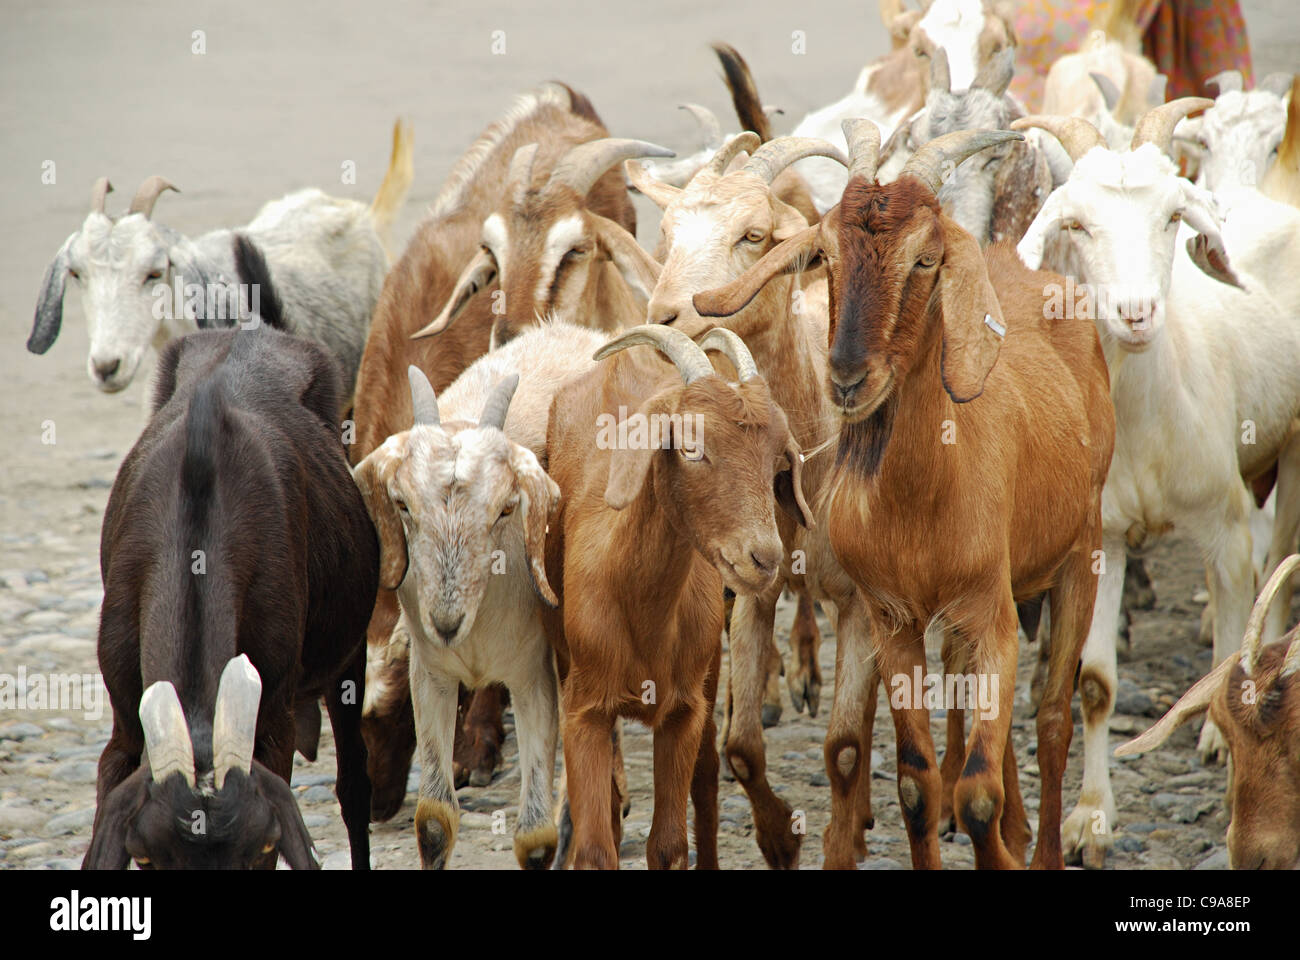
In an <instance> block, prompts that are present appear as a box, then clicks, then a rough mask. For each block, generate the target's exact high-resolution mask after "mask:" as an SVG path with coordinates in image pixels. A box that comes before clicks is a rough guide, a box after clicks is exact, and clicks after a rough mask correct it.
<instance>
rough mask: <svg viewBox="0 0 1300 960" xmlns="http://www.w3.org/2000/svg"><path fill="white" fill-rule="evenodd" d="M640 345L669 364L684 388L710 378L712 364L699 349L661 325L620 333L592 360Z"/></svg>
mask: <svg viewBox="0 0 1300 960" xmlns="http://www.w3.org/2000/svg"><path fill="white" fill-rule="evenodd" d="M640 344H649V345H650V346H652V347H655V348H656V349H657V350H658V351H659V352H660V353H662V354H663V355H664V356H666V357H667V358H668V359H669V360H671V361H672V362H673V365H674V366H675V367H676V368H677V369H678V371H680V372H681V375H682V380H684V381H685V382H686V383H687V384H688V385H689V384H692V383H694V382H695V381H696V380H699V379H700V378H701V377H710V376H713V364H711V363H709V358H708V357H706V356H705V355H704V351H703V350H701V349H700V348H699V345H698V344H697V343H696V342H695V341H694V340H692V339H691V338H690V337H688V336H687V335H686V334H684V333H682V332H681V331H680V330H677V329H674V328H673V327H665V326H664V325H663V324H661V323H643V324H642V325H641V326H639V327H631V328H630V329H628V330H625V331H623V334H622V335H621V336H618V337H615V338H614V339H613V340H611V341H609V343H607V344H605V345H604V346H603V347H601V348H600V349H599V350H597V351H596V354H595V356H594V357H592V359H593V360H604V359H605V358H606V357H608V356H609V355H610V354H613V353H618V352H619V351H620V350H626V349H627V348H628V347H635V346H639V345H640Z"/></svg>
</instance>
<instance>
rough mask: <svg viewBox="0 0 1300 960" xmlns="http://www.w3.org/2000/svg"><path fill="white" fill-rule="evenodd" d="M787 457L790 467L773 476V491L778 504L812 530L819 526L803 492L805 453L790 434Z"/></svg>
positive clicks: (807, 528)
mask: <svg viewBox="0 0 1300 960" xmlns="http://www.w3.org/2000/svg"><path fill="white" fill-rule="evenodd" d="M785 458H786V461H787V462H788V463H789V464H790V469H788V470H781V471H780V472H778V473H777V475H776V476H775V477H773V478H772V492H773V494H774V495H775V497H776V503H777V506H779V507H780V508H781V509H782V510H784V511H785V512H786V513H788V514H789V515H790V517H791V518H792V519H793V520H794V521H795V522H796V523H797V524H799V526H801V527H803V528H804V529H806V530H812V529H814V528H815V527H816V526H817V522H816V521H815V520H814V519H813V512H812V508H810V507H809V506H808V501H807V499H805V497H804V493H803V453H802V452H801V451H800V450H799V443H798V441H796V440H795V438H794V436H793V435H790V436H789V437H788V439H787V440H786V443H785Z"/></svg>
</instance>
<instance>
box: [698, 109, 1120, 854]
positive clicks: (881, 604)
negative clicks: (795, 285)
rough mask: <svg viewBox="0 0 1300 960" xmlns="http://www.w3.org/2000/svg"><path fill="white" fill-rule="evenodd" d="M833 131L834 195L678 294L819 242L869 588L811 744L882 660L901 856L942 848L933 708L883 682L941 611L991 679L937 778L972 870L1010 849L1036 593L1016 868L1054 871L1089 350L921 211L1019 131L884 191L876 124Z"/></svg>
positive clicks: (833, 517) (1084, 593) (965, 239)
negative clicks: (730, 267)
mask: <svg viewBox="0 0 1300 960" xmlns="http://www.w3.org/2000/svg"><path fill="white" fill-rule="evenodd" d="M845 133H846V136H847V138H848V140H849V145H850V154H851V156H852V158H853V165H852V167H851V168H850V171H849V183H848V186H847V187H846V188H845V191H844V196H843V198H842V200H841V203H840V204H839V206H838V208H836V209H834V210H832V211H831V212H830V213H828V214H827V216H826V218H825V219H823V220H822V222H821V224H819V225H818V226H817V227H810V228H809V229H807V230H805V231H803V232H802V233H801V234H799V235H798V236H795V237H792V238H791V239H789V240H786V241H785V242H784V243H782V244H781V245H780V246H778V247H777V248H776V249H774V250H773V251H772V252H771V253H769V254H767V256H765V257H764V258H763V259H762V260H760V261H759V262H758V263H757V264H755V265H754V266H753V267H751V268H750V269H749V270H748V271H747V272H746V273H745V274H744V275H743V276H742V277H740V278H739V279H738V280H736V281H733V282H732V283H731V284H728V285H727V286H726V287H723V288H721V289H720V290H717V291H713V292H711V293H708V294H700V295H697V296H696V297H695V298H694V303H695V307H696V309H697V310H698V311H699V312H700V313H701V314H702V315H704V316H726V315H729V314H731V313H735V312H737V311H739V310H740V309H741V308H743V307H744V306H745V304H747V303H748V302H749V301H750V300H751V299H752V298H753V297H754V296H755V295H756V294H757V292H758V291H759V290H760V289H761V288H762V286H763V285H764V284H765V283H766V282H767V281H769V280H771V279H772V278H774V277H776V276H778V275H779V274H782V273H784V272H788V271H790V270H798V269H800V268H801V267H803V266H805V265H807V264H808V263H809V262H811V261H813V260H815V259H819V258H820V259H824V260H825V262H826V264H827V266H828V267H829V268H830V274H831V282H830V295H829V300H830V330H829V343H830V352H829V377H828V381H827V382H826V383H825V384H824V387H825V389H826V390H827V391H828V394H829V396H830V398H831V401H832V403H833V404H834V405H835V406H836V407H837V408H838V409H839V412H840V416H841V424H842V427H841V434H840V445H839V451H838V454H837V459H836V471H835V476H833V477H832V479H831V481H830V488H829V491H828V493H827V497H828V508H827V509H828V516H829V518H830V522H829V524H828V526H829V530H830V541H831V546H832V548H833V549H834V551H835V555H836V557H837V558H838V559H839V561H840V563H841V564H842V565H843V567H844V569H845V570H846V571H847V572H848V573H849V575H850V576H851V577H852V578H853V580H854V582H855V583H856V584H857V585H858V588H859V590H860V591H861V593H862V596H863V598H864V599H865V600H866V604H867V606H868V608H869V609H868V614H869V617H870V620H871V626H872V641H873V642H872V646H873V647H874V649H873V650H866V649H854V650H842V653H841V656H842V660H843V661H850V660H852V661H853V662H858V663H868V662H871V660H872V658H873V657H874V666H875V671H876V672H873V671H871V670H863V671H860V672H859V674H860V675H859V676H855V677H854V678H853V679H854V681H855V682H853V683H845V682H841V681H839V680H837V683H836V690H835V700H834V705H833V706H832V709H831V719H830V726H829V729H828V731H827V745H826V757H827V760H828V762H829V761H830V760H832V759H835V758H836V757H837V754H838V753H841V752H843V753H845V754H847V753H848V752H849V751H851V750H852V751H855V750H856V749H857V747H858V737H859V729H858V728H859V724H860V721H861V718H862V714H863V710H864V707H865V706H866V702H867V693H868V691H869V690H871V689H872V688H873V687H874V684H875V682H876V673H877V672H878V675H879V676H880V677H882V678H884V679H886V681H887V682H888V683H889V685H890V687H891V689H892V690H893V695H891V707H892V708H893V717H894V725H895V731H896V734H897V754H898V795H899V804H900V806H901V808H902V810H903V814H904V817H905V819H906V823H907V833H908V839H909V841H910V844H911V852H912V863H913V865H914V866H916V867H927V868H935V867H938V866H939V865H940V860H939V843H938V830H937V827H938V821H939V814H940V809H941V806H942V797H941V793H942V790H943V787H942V786H941V778H940V773H939V770H938V769H937V765H936V763H935V751H934V745H933V742H932V741H931V738H930V729H929V722H928V716H929V714H928V711H927V710H926V709H925V708H924V707H922V706H920V704H919V697H918V698H916V699H914V698H912V697H906V696H904V697H903V698H902V699H901V702H900V697H899V694H900V691H902V692H904V693H905V691H906V686H905V685H906V683H907V681H909V680H910V679H911V678H912V677H913V676H915V675H918V674H924V673H925V643H924V635H925V632H926V629H927V627H928V626H929V625H930V624H931V623H932V622H936V621H937V622H938V623H940V624H942V625H943V626H944V627H945V629H946V631H947V634H948V635H947V636H946V637H945V643H944V647H945V654H946V656H945V663H946V665H947V666H948V668H949V669H952V668H953V667H957V666H960V667H961V668H962V672H964V671H965V670H966V668H968V667H969V668H971V669H973V671H974V672H975V674H976V676H977V677H979V678H981V679H983V680H986V681H987V684H988V686H989V687H990V688H993V684H994V683H997V684H998V686H997V688H993V689H995V690H996V700H995V702H993V703H991V704H990V707H991V709H985V710H983V711H981V712H979V713H974V712H973V711H972V712H973V713H974V716H973V722H972V729H971V733H970V736H969V739H968V740H967V742H966V749H965V751H964V755H963V766H962V768H961V773H960V776H959V778H958V779H957V782H956V785H955V787H954V793H953V804H954V809H955V813H956V817H957V822H958V824H959V825H960V826H961V828H962V829H963V830H965V831H966V832H967V833H968V834H969V835H970V838H971V841H972V843H973V846H974V851H975V862H976V865H977V866H979V867H1014V866H1019V865H1023V863H1024V854H1025V850H1026V848H1027V845H1028V841H1029V828H1028V822H1027V820H1026V817H1025V814H1024V810H1023V808H1022V807H1021V804H1020V795H1019V786H1018V783H1017V777H1016V766H1015V759H1014V756H1013V755H1012V753H1011V740H1010V729H1011V713H1012V703H1013V698H1014V693H1015V667H1016V656H1017V632H1016V627H1017V622H1016V599H1017V598H1020V599H1024V598H1026V597H1030V596H1034V595H1037V594H1038V593H1041V592H1043V591H1048V592H1049V595H1050V597H1051V602H1052V610H1053V617H1052V641H1053V647H1052V657H1053V659H1052V664H1051V670H1050V673H1049V678H1048V683H1047V689H1046V690H1045V691H1044V694H1043V703H1042V707H1041V709H1040V710H1039V713H1038V760H1039V764H1040V766H1041V769H1042V784H1043V794H1042V798H1041V809H1040V818H1041V820H1040V822H1041V828H1040V834H1039V839H1038V846H1037V849H1036V850H1035V852H1034V866H1039V867H1056V868H1060V867H1063V866H1064V862H1063V860H1062V855H1061V836H1060V823H1061V779H1062V774H1063V773H1064V767H1065V759H1066V754H1067V751H1068V749H1069V744H1070V736H1071V733H1072V732H1073V728H1072V723H1071V717H1070V696H1071V693H1072V682H1073V678H1074V668H1075V665H1076V664H1077V663H1078V661H1079V654H1080V651H1081V649H1082V646H1083V642H1084V639H1085V637H1086V635H1087V629H1088V625H1089V623H1090V621H1091V618H1092V606H1093V600H1094V598H1095V595H1096V589H1097V583H1096V576H1095V574H1094V573H1093V571H1092V564H1093V551H1095V550H1098V549H1100V546H1101V490H1102V486H1103V484H1104V482H1105V479H1106V471H1107V467H1108V466H1109V463H1110V457H1111V451H1112V447H1113V444H1114V433H1115V423H1114V411H1113V409H1112V407H1111V403H1110V395H1109V378H1108V376H1107V372H1106V365H1105V361H1104V358H1103V356H1102V352H1101V345H1100V343H1099V341H1098V339H1097V334H1096V331H1095V328H1094V327H1093V325H1092V323H1091V322H1090V321H1088V320H1086V319H1078V320H1052V321H1048V320H1046V319H1044V316H1043V297H1044V295H1045V291H1046V290H1049V289H1051V287H1050V285H1051V284H1053V283H1058V284H1059V283H1064V281H1063V280H1062V278H1060V277H1057V276H1055V275H1053V274H1048V273H1042V272H1033V271H1030V270H1028V269H1026V268H1025V267H1024V265H1023V264H1021V263H1020V261H1019V260H1018V259H1017V257H1016V255H1015V251H1014V250H1012V249H1011V248H1009V247H1007V246H1005V245H994V246H992V247H991V248H990V249H989V251H988V252H987V253H986V254H983V255H981V253H980V249H979V245H978V244H977V243H976V242H975V240H974V239H973V238H972V237H971V236H970V235H969V234H968V233H966V232H965V231H963V230H962V229H961V228H960V227H958V226H957V225H956V224H955V223H954V222H953V221H952V220H950V219H949V218H948V217H946V216H944V215H943V214H942V212H941V211H940V209H939V205H938V201H937V200H936V199H935V196H934V194H935V192H936V191H937V190H938V187H939V185H940V184H941V182H942V179H943V173H944V172H950V171H951V170H952V169H954V168H955V166H956V165H957V164H958V163H960V162H961V161H962V160H964V159H965V158H966V157H968V156H970V155H971V154H973V153H975V152H977V151H978V150H981V149H984V148H985V147H988V146H992V145H994V144H997V143H1002V142H1004V141H1007V140H1010V139H1015V134H1013V133H1008V132H1005V131H961V132H959V133H953V134H948V135H946V136H943V137H940V138H938V139H936V140H934V141H931V142H930V143H929V144H927V145H926V146H924V147H922V148H921V149H920V150H919V151H917V153H916V154H915V155H914V156H913V157H912V159H911V160H910V161H909V162H908V164H907V166H906V167H905V168H904V171H903V174H902V175H900V176H899V178H898V180H897V181H895V182H894V183H891V184H888V185H885V186H881V185H880V184H878V183H875V182H874V178H875V173H876V164H877V160H878V156H879V146H880V141H879V135H878V133H877V131H876V129H875V126H874V124H871V123H869V122H864V121H857V122H850V123H848V124H846V130H845ZM990 278H995V279H992V280H991V279H990ZM1004 317H1005V318H1006V319H1005V320H1004ZM999 361H1000V362H999ZM995 364H996V365H995ZM846 639H847V638H845V637H841V638H840V640H839V642H840V645H841V647H843V646H844V645H845V642H846ZM999 681H1003V682H999ZM945 685H946V684H945ZM838 765H839V768H840V770H841V772H842V773H843V774H844V778H845V781H846V786H847V787H848V788H850V789H852V788H854V787H855V786H856V783H855V781H856V779H857V776H858V775H859V768H860V766H861V764H858V763H857V762H856V757H855V756H851V755H850V756H846V757H845V758H844V762H841V763H839V764H838Z"/></svg>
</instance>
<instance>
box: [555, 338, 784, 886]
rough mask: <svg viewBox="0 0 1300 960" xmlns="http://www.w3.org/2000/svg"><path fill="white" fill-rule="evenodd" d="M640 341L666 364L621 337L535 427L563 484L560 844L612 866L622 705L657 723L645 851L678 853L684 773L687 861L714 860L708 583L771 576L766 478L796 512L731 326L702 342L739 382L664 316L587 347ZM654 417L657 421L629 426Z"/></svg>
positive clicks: (779, 425) (768, 413)
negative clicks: (689, 816)
mask: <svg viewBox="0 0 1300 960" xmlns="http://www.w3.org/2000/svg"><path fill="white" fill-rule="evenodd" d="M637 344H649V345H652V346H655V347H657V348H658V349H659V350H661V351H662V352H663V353H664V354H665V355H667V356H668V357H669V359H671V360H672V361H673V364H674V365H675V366H676V370H673V369H672V368H669V367H665V365H664V364H663V363H662V362H661V361H659V360H657V359H652V358H651V357H650V356H649V355H647V354H645V353H639V354H621V353H620V354H619V355H618V356H616V357H614V358H613V359H612V360H611V361H609V362H607V363H605V364H603V365H601V366H600V367H599V368H597V369H596V370H594V371H592V372H591V373H590V374H587V375H584V376H582V377H580V378H577V379H575V380H573V381H570V383H569V384H567V385H566V386H565V387H563V388H562V389H561V390H560V392H559V393H557V394H556V397H555V399H554V400H553V401H552V404H551V414H550V423H549V426H548V430H547V452H548V459H549V464H548V468H547V469H548V472H549V473H550V475H551V476H552V478H553V479H554V480H555V481H556V482H557V483H558V484H559V485H560V489H561V490H563V491H564V496H563V499H562V501H561V505H560V510H559V514H558V516H557V517H556V518H555V519H553V520H552V521H551V533H550V535H548V537H547V540H546V547H547V564H546V574H547V579H548V580H549V581H550V583H551V585H552V587H553V588H554V589H555V591H556V593H557V594H558V595H559V597H560V608H559V610H557V611H555V612H548V613H546V614H544V617H545V620H546V628H547V633H548V635H549V637H550V638H551V642H552V643H553V644H554V645H555V648H556V652H557V658H558V659H557V662H558V665H559V670H560V676H561V679H562V682H563V688H564V694H563V702H564V711H565V722H564V763H565V770H566V775H567V779H568V788H569V805H570V811H571V816H572V821H573V846H574V862H575V866H577V867H580V868H598V869H599V868H603V869H613V868H615V867H617V866H618V839H617V838H618V833H619V831H620V829H621V819H620V812H621V811H620V810H619V809H618V807H619V804H618V799H617V794H616V793H615V791H614V790H613V786H612V781H613V772H614V771H613V761H614V758H613V752H612V747H611V736H610V734H611V727H612V726H613V724H614V722H615V720H616V718H619V717H629V718H632V719H636V720H640V721H641V722H643V723H645V724H647V725H648V726H650V727H651V728H652V729H653V730H654V784H655V786H654V791H655V801H654V816H653V820H652V824H651V829H650V836H649V840H648V843H647V846H646V859H647V862H648V864H649V866H650V867H651V868H654V869H660V868H672V867H679V868H680V867H685V866H686V863H687V843H686V798H687V793H688V791H689V793H690V797H691V800H692V803H693V805H694V807H695V842H696V852H697V860H698V865H699V867H701V868H716V867H717V825H718V824H717V773H718V760H717V750H716V748H715V746H714V725H713V704H714V699H715V697H716V694H717V682H718V669H719V665H720V658H721V654H722V646H721V642H720V637H721V631H722V608H723V601H722V591H723V586H724V584H725V585H726V586H729V587H731V588H732V589H733V590H735V591H736V592H737V593H738V594H747V593H752V592H754V591H758V590H763V589H766V588H767V587H769V586H770V585H771V584H772V583H773V581H774V580H775V577H776V575H777V570H778V567H779V564H780V561H781V540H780V537H779V536H778V533H777V526H776V518H775V510H774V505H775V500H776V499H777V497H776V496H774V489H775V490H779V491H781V492H782V502H783V505H785V506H786V507H787V509H792V510H794V511H796V512H798V513H799V514H800V516H801V518H802V519H803V521H804V522H807V516H808V511H807V506H806V504H804V503H803V493H802V488H801V486H800V483H799V477H800V468H801V465H800V458H799V450H798V446H797V445H796V444H795V443H794V440H793V438H792V437H791V436H790V434H789V430H788V427H787V425H786V420H785V414H784V413H783V412H782V411H781V409H780V408H779V407H777V406H776V405H775V404H773V403H772V402H771V400H770V398H769V396H768V392H767V386H766V384H765V383H764V382H763V381H762V379H761V378H760V377H759V376H758V373H757V368H755V366H754V363H753V360H752V358H750V357H749V354H748V351H746V350H745V347H744V344H743V343H741V342H740V340H739V338H737V337H735V336H734V335H733V334H730V333H728V332H727V331H718V333H717V334H716V335H715V336H714V337H713V338H706V339H705V341H704V344H703V346H704V348H710V347H715V345H716V347H715V348H716V349H721V350H723V351H724V352H725V353H726V354H727V356H728V358H729V359H730V360H731V361H732V364H733V365H734V366H735V368H736V370H737V374H738V379H739V381H740V382H739V383H738V384H733V383H728V382H727V381H726V380H724V379H723V378H722V377H720V376H718V375H717V374H716V373H715V372H714V370H713V367H712V366H711V365H710V364H709V361H708V359H707V358H706V356H705V354H704V352H703V349H702V348H701V347H699V346H696V344H695V343H694V342H693V341H691V340H690V338H689V337H687V336H686V335H685V334H683V333H679V332H678V331H676V330H672V329H669V328H666V327H662V326H643V327H637V328H633V329H632V330H630V331H628V332H626V333H624V334H623V335H622V336H621V337H619V338H617V339H616V340H614V341H612V342H611V343H609V344H607V345H606V346H605V347H604V348H602V349H601V351H600V352H599V353H597V355H596V356H597V359H600V358H603V357H606V356H609V355H610V354H614V353H618V352H619V351H622V350H625V349H626V348H628V347H631V346H634V345H637ZM683 381H684V383H683ZM629 409H630V410H633V411H634V413H632V414H631V415H628V413H627V411H628V410H629ZM620 421H621V423H622V424H623V425H625V426H627V428H628V443H627V444H626V445H624V446H626V447H628V449H618V450H616V451H613V450H610V449H608V448H609V447H610V446H611V444H610V443H607V442H602V441H601V439H600V437H601V430H602V429H604V430H609V429H610V427H611V425H613V424H615V423H619V422H620ZM663 424H667V426H665V427H663V430H664V433H663V434H661V436H660V439H658V440H655V439H653V436H654V434H653V433H652V435H651V438H649V439H647V438H645V437H644V435H643V436H642V438H641V442H638V441H637V440H636V439H634V438H635V437H636V432H635V431H637V430H638V428H640V427H645V426H646V425H648V426H649V428H650V430H651V431H655V432H657V428H658V425H663ZM602 425H603V426H602ZM607 439H608V438H607ZM787 494H788V496H786V495H787Z"/></svg>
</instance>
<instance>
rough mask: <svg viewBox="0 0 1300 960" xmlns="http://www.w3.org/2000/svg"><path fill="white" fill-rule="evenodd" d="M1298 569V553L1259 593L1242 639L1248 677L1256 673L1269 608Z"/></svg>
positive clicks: (1278, 567)
mask: <svg viewBox="0 0 1300 960" xmlns="http://www.w3.org/2000/svg"><path fill="white" fill-rule="evenodd" d="M1296 567H1300V554H1296V553H1293V554H1291V556H1289V557H1287V558H1286V559H1285V560H1283V561H1282V562H1281V563H1279V564H1278V565H1277V569H1276V570H1274V571H1273V575H1272V576H1271V577H1269V578H1268V582H1267V583H1265V584H1264V589H1263V590H1261V591H1260V592H1259V599H1258V600H1256V601H1255V606H1254V608H1253V609H1252V610H1251V611H1250V620H1248V621H1247V623H1246V635H1245V636H1244V637H1242V639H1241V667H1242V669H1243V670H1245V671H1246V673H1247V674H1248V675H1249V674H1252V673H1254V672H1255V665H1256V664H1257V663H1258V662H1259V651H1260V647H1261V646H1262V642H1261V637H1260V634H1261V633H1262V632H1263V630H1264V619H1265V618H1266V617H1267V616H1268V608H1269V606H1270V605H1271V604H1272V603H1273V597H1275V596H1276V595H1277V592H1278V591H1279V590H1281V589H1282V584H1284V583H1286V581H1287V579H1288V578H1289V577H1290V576H1291V574H1292V573H1293V572H1294V571H1295V569H1296Z"/></svg>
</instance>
